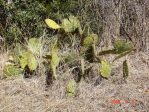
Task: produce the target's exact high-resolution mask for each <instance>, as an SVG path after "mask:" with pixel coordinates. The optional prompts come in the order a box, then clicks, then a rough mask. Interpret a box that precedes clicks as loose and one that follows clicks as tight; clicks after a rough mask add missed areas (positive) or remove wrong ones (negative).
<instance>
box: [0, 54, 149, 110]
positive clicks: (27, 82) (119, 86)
mask: <svg viewBox="0 0 149 112" xmlns="http://www.w3.org/2000/svg"><path fill="white" fill-rule="evenodd" d="M0 59H1V60H0V62H2V60H3V58H2V57H1V58H0ZM127 59H128V60H129V66H130V68H129V70H130V75H129V77H128V80H127V83H124V82H123V81H122V72H121V69H122V67H121V66H120V65H121V64H122V63H120V64H119V63H118V64H115V67H114V69H115V71H114V73H113V74H114V76H113V77H111V78H110V79H109V80H103V81H102V83H101V84H100V85H98V86H96V87H94V86H93V85H92V84H87V83H85V82H81V83H80V84H79V85H78V86H79V87H78V93H77V96H76V97H74V98H68V97H66V96H65V86H66V84H67V82H68V80H67V79H63V80H60V81H55V82H54V84H53V86H51V87H50V88H49V90H47V91H45V75H42V76H40V77H39V76H37V77H33V78H31V79H23V78H22V77H18V78H14V79H1V80H0V112H148V110H149V103H148V102H149V55H148V54H147V53H146V54H145V53H139V54H135V55H131V56H129V57H127ZM122 60H123V59H122ZM120 62H121V61H120ZM0 65H2V63H1V64H0Z"/></svg>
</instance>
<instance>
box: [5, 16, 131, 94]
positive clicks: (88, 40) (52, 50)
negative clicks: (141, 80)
mask: <svg viewBox="0 0 149 112" xmlns="http://www.w3.org/2000/svg"><path fill="white" fill-rule="evenodd" d="M45 23H46V24H47V26H48V27H49V28H50V29H51V30H57V33H58V34H56V37H57V38H56V39H55V38H54V39H53V40H54V42H52V44H50V45H48V46H49V47H48V49H49V52H46V53H45V54H43V55H42V58H43V60H44V62H46V63H47V64H45V67H46V68H47V70H48V71H49V72H50V75H51V77H52V78H53V79H58V77H59V75H58V74H57V68H58V67H59V64H60V63H61V62H62V61H63V63H64V64H65V63H69V62H71V61H72V60H75V62H76V63H73V64H70V65H69V67H70V68H73V67H74V65H75V64H76V65H75V66H77V67H78V68H77V69H76V70H77V71H80V72H79V73H78V74H79V77H80V79H79V81H81V80H83V78H84V77H86V76H87V75H86V74H87V73H88V72H87V71H88V70H90V68H91V67H92V66H93V65H94V64H98V65H99V67H98V71H99V73H98V74H99V75H100V76H101V77H103V78H108V77H109V76H110V75H111V71H112V64H113V63H114V62H115V61H116V60H117V59H119V58H121V57H123V56H125V55H127V54H128V53H130V52H131V51H132V50H133V45H132V44H131V43H130V42H126V41H124V40H116V41H115V42H114V45H113V49H109V50H105V51H101V52H98V50H97V48H98V47H97V46H98V45H99V44H100V38H99V37H98V36H97V35H96V34H94V33H93V32H91V31H90V29H89V28H87V30H88V31H87V32H86V30H82V27H81V24H80V21H79V20H78V19H77V17H74V16H70V17H68V18H65V19H63V20H62V21H61V23H60V24H58V23H56V22H55V21H53V20H52V19H45ZM84 29H85V28H84ZM69 39H70V40H71V41H74V40H77V42H79V43H74V44H77V45H79V46H78V48H77V49H78V51H77V52H76V51H74V53H72V52H73V51H70V52H69V51H67V55H65V53H63V52H62V51H63V49H64V47H65V46H67V47H70V49H71V47H72V46H74V45H73V44H72V43H73V42H72V43H71V42H70V43H69V42H66V40H69ZM65 42H66V43H65ZM61 43H63V45H60V44H61ZM43 46H44V45H42V44H41V42H40V39H37V38H31V39H29V41H28V43H27V45H26V46H25V47H23V49H22V50H21V51H18V50H17V53H18V54H16V55H15V56H17V57H18V58H17V59H18V65H19V66H20V68H21V69H23V70H24V71H25V70H26V67H27V68H28V70H29V71H31V73H32V72H33V71H35V70H36V69H37V68H38V66H39V64H38V57H39V56H40V51H41V49H43ZM68 54H69V55H68ZM107 54H113V55H115V58H114V60H113V61H112V62H110V61H108V60H106V59H102V58H101V56H104V55H107ZM44 62H43V63H44ZM9 69H10V66H8V68H7V66H6V68H5V69H4V72H5V74H8V73H9V72H8V70H9ZM12 70H15V69H14V68H13V69H12ZM12 70H11V71H12ZM128 74H129V72H128V64H127V60H125V61H124V62H123V77H124V78H125V79H126V78H127V77H128ZM7 76H10V75H9V74H8V75H7ZM79 81H77V82H79ZM66 92H67V93H68V95H70V96H73V95H75V94H76V82H75V81H74V80H73V81H70V82H69V83H68V85H67V88H66Z"/></svg>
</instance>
